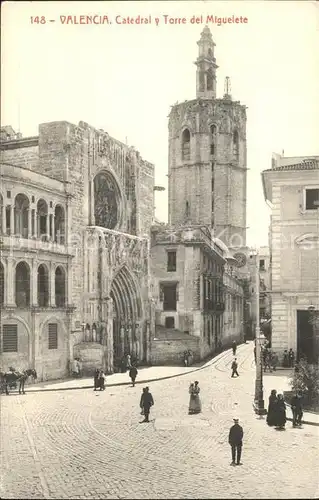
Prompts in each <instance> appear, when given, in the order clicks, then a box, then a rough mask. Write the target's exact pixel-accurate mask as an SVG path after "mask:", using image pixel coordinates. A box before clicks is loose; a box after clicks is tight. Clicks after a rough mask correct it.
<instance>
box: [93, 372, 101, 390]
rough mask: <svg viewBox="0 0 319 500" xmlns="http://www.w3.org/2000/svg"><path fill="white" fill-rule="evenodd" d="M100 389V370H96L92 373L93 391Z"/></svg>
mask: <svg viewBox="0 0 319 500" xmlns="http://www.w3.org/2000/svg"><path fill="white" fill-rule="evenodd" d="M99 387H100V370H99V369H98V368H97V369H96V370H95V373H94V390H95V391H96V390H97V389H98V388H99Z"/></svg>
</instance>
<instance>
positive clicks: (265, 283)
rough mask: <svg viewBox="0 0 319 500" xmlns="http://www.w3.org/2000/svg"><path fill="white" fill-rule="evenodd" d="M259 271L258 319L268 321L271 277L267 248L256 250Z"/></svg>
mask: <svg viewBox="0 0 319 500" xmlns="http://www.w3.org/2000/svg"><path fill="white" fill-rule="evenodd" d="M258 269H259V279H260V287H259V317H260V320H263V319H265V320H268V319H269V318H270V316H271V293H270V290H271V277H270V269H271V267H270V252H269V247H266V246H264V247H259V248H258Z"/></svg>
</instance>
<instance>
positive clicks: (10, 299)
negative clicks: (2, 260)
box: [4, 257, 16, 307]
mask: <svg viewBox="0 0 319 500" xmlns="http://www.w3.org/2000/svg"><path fill="white" fill-rule="evenodd" d="M6 270H7V275H6V289H5V295H6V297H5V299H4V301H5V303H7V306H9V307H15V306H16V304H15V293H14V290H15V282H14V269H13V258H12V257H8V258H7V266H6Z"/></svg>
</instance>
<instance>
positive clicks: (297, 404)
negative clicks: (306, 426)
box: [291, 392, 303, 427]
mask: <svg viewBox="0 0 319 500" xmlns="http://www.w3.org/2000/svg"><path fill="white" fill-rule="evenodd" d="M291 411H292V425H293V427H298V426H300V425H301V419H302V416H303V411H302V396H301V394H300V393H299V392H296V394H295V395H294V396H293V397H292V399H291Z"/></svg>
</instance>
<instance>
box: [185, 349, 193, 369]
mask: <svg viewBox="0 0 319 500" xmlns="http://www.w3.org/2000/svg"><path fill="white" fill-rule="evenodd" d="M193 360H194V356H193V353H192V351H191V350H190V349H188V351H184V355H183V362H184V365H185V366H191V365H192V364H193Z"/></svg>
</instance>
